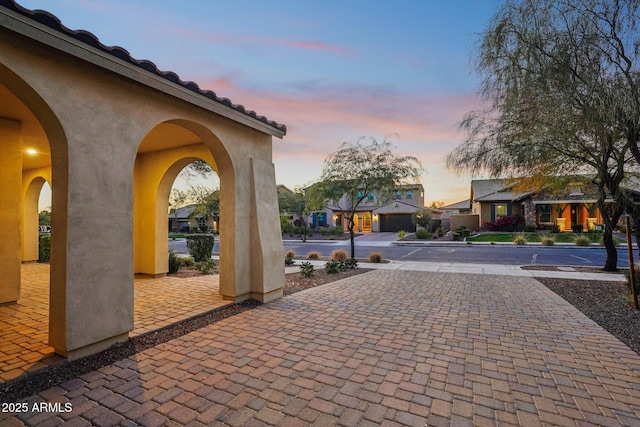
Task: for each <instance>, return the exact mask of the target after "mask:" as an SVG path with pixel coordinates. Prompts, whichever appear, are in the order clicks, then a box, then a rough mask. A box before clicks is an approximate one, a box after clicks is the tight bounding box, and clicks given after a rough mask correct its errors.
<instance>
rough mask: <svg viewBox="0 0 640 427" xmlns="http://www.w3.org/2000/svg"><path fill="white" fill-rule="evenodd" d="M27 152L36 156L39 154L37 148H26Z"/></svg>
mask: <svg viewBox="0 0 640 427" xmlns="http://www.w3.org/2000/svg"><path fill="white" fill-rule="evenodd" d="M24 151H25V153H27V154H28V155H29V156H35V155H36V154H38V150H36V149H35V148H27V149H26V150H24Z"/></svg>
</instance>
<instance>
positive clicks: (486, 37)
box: [447, 0, 640, 271]
mask: <svg viewBox="0 0 640 427" xmlns="http://www.w3.org/2000/svg"><path fill="white" fill-rule="evenodd" d="M639 6H640V2H639V1H638V0H520V1H513V0H508V1H507V2H506V3H505V4H504V5H503V6H501V7H500V9H499V10H498V11H497V13H496V14H495V15H494V16H493V18H492V19H491V21H490V22H489V24H488V26H487V28H486V29H485V31H484V32H483V33H482V34H481V35H480V38H479V41H478V44H477V46H476V50H475V52H476V55H475V59H476V62H475V65H476V70H477V72H478V74H479V75H480V80H481V84H480V94H481V97H482V99H483V101H484V102H485V105H486V108H484V109H482V110H477V111H472V112H470V113H469V114H468V115H467V116H466V117H465V118H464V119H463V121H462V122H461V124H460V127H461V129H462V130H463V131H465V133H466V137H465V140H464V142H463V143H462V144H461V145H460V146H458V147H457V148H456V149H455V150H453V151H452V152H451V153H450V154H449V155H448V156H447V165H448V166H449V167H451V168H453V169H454V170H457V171H467V172H472V173H474V174H475V173H481V172H488V173H489V174H490V175H492V176H502V177H518V176H519V177H531V180H532V181H536V182H543V183H544V182H545V181H546V182H547V183H548V181H549V180H552V179H553V177H554V176H567V175H571V174H579V173H588V174H591V176H592V177H593V182H594V183H595V184H596V185H597V187H598V190H599V196H598V207H599V208H600V211H601V214H602V217H603V220H604V222H605V229H604V234H603V240H604V244H605V248H606V250H607V260H606V261H605V266H604V269H605V270H607V271H612V270H615V269H616V268H617V251H616V248H615V244H614V241H613V229H614V227H615V226H616V224H617V222H618V220H619V219H620V216H621V215H622V213H624V211H625V208H626V209H627V210H630V209H631V210H634V209H635V208H634V206H635V205H634V204H633V203H632V202H630V197H629V194H628V192H627V191H626V190H625V188H624V187H623V186H622V185H621V184H622V183H623V181H624V179H625V174H626V173H627V172H629V171H630V169H635V166H637V162H633V155H634V150H635V151H637V145H638V144H637V141H638V129H640V127H639V124H640V120H639V114H638V112H639V111H640V108H639V105H640V98H639V97H638V84H639V81H638V55H639V52H640V51H639V49H640V35H639V34H638V28H637V21H638V20H639V19H640V18H639V16H638V11H639V10H640V9H639ZM638 160H640V156H639V157H638ZM634 163H635V164H634ZM541 177H544V178H543V179H540V178H541ZM611 200H613V201H614V203H612V202H611Z"/></svg>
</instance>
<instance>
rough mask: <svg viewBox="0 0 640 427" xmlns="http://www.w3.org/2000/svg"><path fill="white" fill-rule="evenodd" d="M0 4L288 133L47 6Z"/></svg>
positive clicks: (6, 0) (10, 0)
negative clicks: (75, 26)
mask: <svg viewBox="0 0 640 427" xmlns="http://www.w3.org/2000/svg"><path fill="white" fill-rule="evenodd" d="M0 6H1V7H5V8H7V9H9V10H12V11H14V12H17V13H19V14H20V15H22V16H24V17H27V18H29V19H31V20H33V21H36V22H39V23H41V24H43V25H46V26H47V27H49V28H51V29H53V30H55V31H58V32H60V33H62V34H65V35H67V36H69V37H72V38H74V39H75V40H78V41H80V42H82V43H84V44H87V45H89V46H92V47H94V48H96V49H99V50H101V51H102V52H105V53H107V54H109V55H112V56H114V57H116V58H119V59H121V60H123V61H126V62H128V63H130V64H132V65H135V66H137V67H139V68H141V69H143V70H146V71H148V72H150V73H153V74H155V75H157V76H159V77H162V78H164V79H166V80H168V81H170V82H172V83H175V84H177V85H180V86H182V87H184V88H186V89H188V90H190V91H192V92H195V93H197V94H200V95H202V96H205V97H207V98H208V99H211V100H213V101H215V102H218V103H220V104H222V105H224V106H226V107H228V108H231V109H233V110H236V111H238V112H240V113H243V114H246V115H247V116H249V117H252V118H254V119H256V120H258V121H260V122H262V123H264V124H266V125H268V126H270V127H273V128H275V129H277V130H278V131H280V132H282V133H283V134H286V133H287V127H286V126H285V125H283V124H280V123H277V122H275V121H273V120H269V119H267V118H266V117H264V116H259V115H258V114H256V112H255V111H252V110H247V109H246V108H245V107H244V106H243V105H238V104H233V103H232V102H231V100H230V99H229V98H220V97H218V96H217V95H216V94H215V92H213V91H211V90H203V89H200V87H199V86H198V85H197V84H196V83H194V82H191V81H187V82H185V81H182V80H181V79H180V77H179V76H178V75H177V74H176V73H174V72H172V71H161V70H159V69H158V67H157V66H156V65H155V64H154V63H153V62H151V61H149V60H146V59H142V60H139V59H135V58H133V57H132V56H131V55H130V54H129V52H128V51H127V50H126V49H124V48H122V47H120V46H105V45H103V44H102V43H100V40H99V39H98V37H96V36H95V35H94V34H92V33H90V32H89V31H86V30H71V29H69V28H67V27H65V26H64V25H63V24H62V22H61V21H60V19H58V18H57V17H56V16H54V15H53V14H51V13H49V12H47V11H44V10H39V9H36V10H29V9H26V8H24V7H22V6H20V5H19V4H17V3H16V2H15V1H14V0H0Z"/></svg>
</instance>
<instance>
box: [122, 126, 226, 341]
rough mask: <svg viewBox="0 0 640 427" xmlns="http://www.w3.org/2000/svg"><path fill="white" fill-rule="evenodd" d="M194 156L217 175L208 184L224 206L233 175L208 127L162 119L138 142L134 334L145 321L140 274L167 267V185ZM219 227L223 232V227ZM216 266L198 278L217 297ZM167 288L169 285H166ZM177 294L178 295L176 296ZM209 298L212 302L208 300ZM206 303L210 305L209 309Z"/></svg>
mask: <svg viewBox="0 0 640 427" xmlns="http://www.w3.org/2000/svg"><path fill="white" fill-rule="evenodd" d="M210 147H217V148H214V150H217V151H218V155H217V156H216V155H214V154H213V151H214V150H212V149H211V148H210ZM196 160H204V161H205V162H206V163H207V164H209V165H210V166H211V167H212V169H213V170H214V171H215V172H216V173H217V174H218V177H217V178H216V179H215V180H213V182H211V183H209V186H210V187H214V186H216V185H217V184H218V182H219V186H220V193H221V195H220V211H224V209H225V203H230V202H232V201H233V198H229V197H226V198H225V196H224V194H225V190H227V193H228V192H231V193H233V185H234V183H233V179H232V178H230V177H233V171H232V170H230V169H231V167H230V165H231V163H230V161H229V160H228V156H227V154H226V152H224V150H223V149H222V147H221V143H220V141H219V140H218V139H217V138H216V137H215V136H214V135H213V134H212V133H211V132H210V131H208V130H207V129H205V128H204V127H202V126H199V125H197V124H194V123H192V122H184V121H182V122H164V123H160V124H158V125H156V126H155V127H154V128H153V129H152V130H151V131H150V132H149V133H148V134H147V135H146V136H145V138H144V139H143V140H142V142H141V143H140V146H139V149H138V153H137V156H136V160H135V164H134V173H133V176H134V209H133V211H134V213H133V248H134V254H133V263H134V266H133V269H134V273H135V274H136V283H135V284H134V293H136V298H135V305H136V306H135V307H134V313H136V315H135V316H134V334H135V331H136V330H140V329H141V328H143V329H144V328H145V320H144V319H142V318H141V317H140V316H141V315H142V314H141V313H142V310H141V309H140V308H141V307H142V305H143V304H145V299H144V298H140V295H141V293H143V292H145V288H144V284H145V283H144V282H142V281H141V278H143V277H149V276H150V277H155V278H158V277H164V276H166V274H167V272H168V256H169V227H170V221H169V216H170V214H169V213H170V203H169V200H170V194H171V189H172V187H173V184H174V182H175V180H176V177H177V176H178V175H179V173H180V172H181V171H182V170H183V169H184V168H185V167H186V166H188V165H189V164H191V163H193V162H194V161H196ZM218 180H219V181H218ZM229 209H230V210H233V209H232V208H229ZM223 223H224V220H223ZM232 224H233V223H232ZM220 231H221V232H222V235H224V231H223V230H222V229H221V230H220ZM216 240H218V238H217V236H216ZM219 245H220V252H221V256H220V257H221V258H222V259H223V258H224V254H223V252H224V250H225V247H224V244H223V243H222V242H219ZM218 268H219V275H216V276H205V277H204V278H203V279H202V280H201V281H202V282H203V283H209V284H210V285H211V287H210V288H209V290H208V291H207V290H206V289H205V290H203V292H209V293H210V294H212V295H211V296H212V297H215V298H217V301H221V298H220V297H219V295H218V294H219V293H220V292H219V283H220V281H222V280H225V278H226V276H225V272H224V271H223V269H222V268H221V266H220V265H218ZM163 285H167V286H169V287H170V286H171V283H169V281H165V280H163V281H162V282H158V283H157V284H156V286H163ZM174 288H179V286H174ZM178 290H179V289H178ZM201 290H202V289H201ZM171 291H172V290H171V289H170V288H169V289H168V290H167V292H171ZM213 294H215V295H213ZM177 298H178V299H180V297H179V296H178V297H177ZM210 302H211V304H215V302H213V301H212V300H210ZM174 305H175V304H174ZM212 308H214V306H212V307H211V308H209V309H212Z"/></svg>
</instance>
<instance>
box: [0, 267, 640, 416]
mask: <svg viewBox="0 0 640 427" xmlns="http://www.w3.org/2000/svg"><path fill="white" fill-rule="evenodd" d="M27 402H28V403H29V405H31V404H32V403H33V402H48V403H52V402H59V403H61V404H64V403H67V402H69V403H70V404H71V405H70V407H71V408H72V409H71V410H70V412H66V413H65V412H63V413H47V412H40V413H27V414H20V415H17V416H15V417H14V416H11V417H9V418H7V415H6V414H4V415H3V414H0V424H2V425H3V426H6V425H9V426H10V425H14V424H15V425H21V424H22V423H21V421H24V422H25V423H27V424H39V423H51V424H52V425H53V424H54V423H55V422H56V421H60V422H63V421H64V422H71V421H74V422H76V423H77V424H74V425H89V424H90V423H92V424H94V425H112V424H121V425H194V426H196V425H203V424H204V425H217V424H220V425H222V424H225V425H232V426H237V425H303V424H307V423H311V424H313V423H315V424H317V425H330V424H340V425H380V424H382V425H416V426H425V425H428V426H439V425H453V426H465V425H475V426H482V425H524V426H536V425H560V426H564V425H580V426H583V425H584V426H586V425H605V426H608V425H640V356H638V355H637V354H636V353H634V352H633V351H631V350H630V349H629V348H628V347H626V346H625V345H623V344H622V343H620V342H619V341H618V340H617V339H615V338H614V337H612V336H611V335H609V334H608V333H607V332H605V331H604V330H602V329H601V328H600V327H599V326H597V325H596V324H595V323H593V322H592V321H591V320H589V319H587V318H586V317H585V316H583V315H582V314H581V313H580V312H578V311H577V310H575V309H574V308H573V307H572V306H570V305H569V304H568V303H566V302H564V300H562V299H561V298H559V297H558V296H556V295H555V294H554V293H552V292H551V291H549V290H548V289H547V288H545V287H544V286H542V285H541V284H540V283H538V282H536V281H535V280H534V279H530V278H524V277H507V276H473V275H465V274H444V273H428V272H411V271H374V272H370V273H366V274H362V275H359V276H355V277H352V278H349V279H345V280H342V281H340V282H335V283H333V284H330V285H326V286H323V287H319V288H315V289H312V290H309V291H306V292H302V293H298V294H295V295H293V296H291V297H286V298H283V299H281V300H278V301H274V302H272V303H269V304H266V305H264V306H262V307H260V308H258V309H256V310H252V311H248V312H244V313H242V314H240V315H237V316H234V317H231V318H228V319H226V320H224V321H222V322H219V323H217V324H214V325H211V326H209V327H206V328H203V329H200V330H198V331H196V332H193V333H191V334H189V335H186V336H184V337H181V338H179V339H175V340H173V341H170V342H168V343H166V344H163V345H160V346H158V347H155V348H153V349H149V350H147V351H144V352H142V353H139V354H137V355H135V356H132V357H131V358H129V359H125V360H122V361H120V362H118V363H116V364H114V365H111V366H107V367H105V368H103V369H101V370H99V371H96V372H92V373H90V374H87V375H84V376H82V377H80V378H77V379H75V380H71V381H69V382H67V383H65V384H62V385H61V386H59V387H55V388H52V389H50V390H47V391H45V392H42V393H40V394H39V395H38V396H33V397H31V398H29V399H28V400H27ZM3 417H4V418H3ZM47 425H49V424H47Z"/></svg>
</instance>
